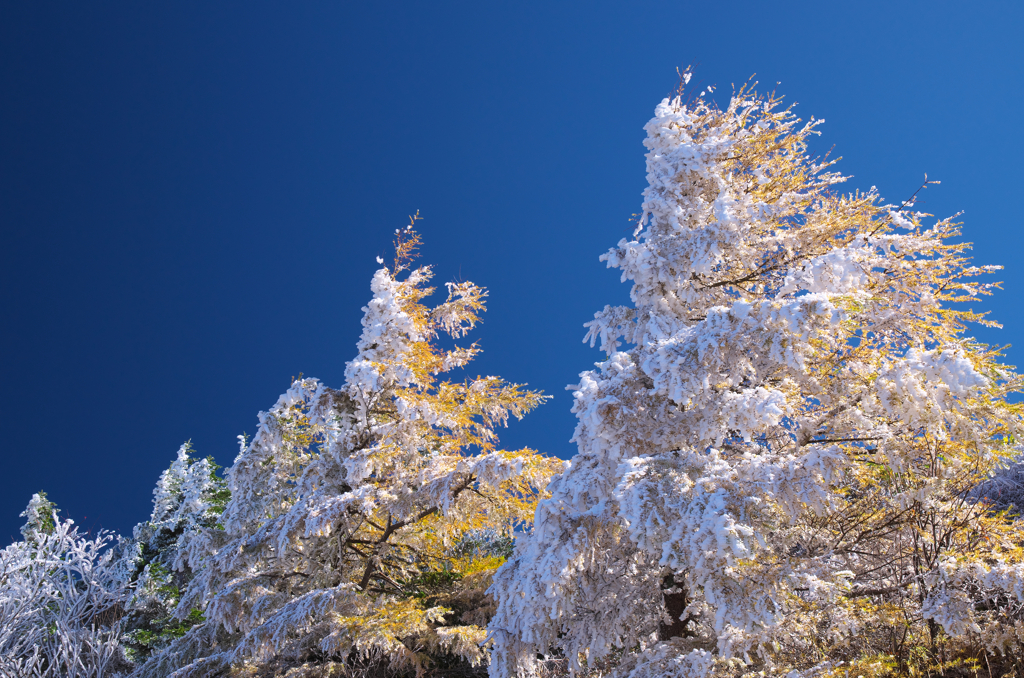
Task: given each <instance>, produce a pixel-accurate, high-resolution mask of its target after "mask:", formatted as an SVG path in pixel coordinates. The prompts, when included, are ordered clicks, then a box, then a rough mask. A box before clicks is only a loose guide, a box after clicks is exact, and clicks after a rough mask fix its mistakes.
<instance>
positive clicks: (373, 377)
mask: <svg viewBox="0 0 1024 678" xmlns="http://www.w3.org/2000/svg"><path fill="white" fill-rule="evenodd" d="M419 243H420V239H419V236H418V234H417V233H416V231H415V230H413V225H412V224H410V226H409V227H408V228H405V229H401V230H399V231H398V232H397V234H396V242H395V245H396V259H395V263H394V265H393V266H392V267H390V268H388V267H384V268H381V269H380V270H378V271H377V273H376V274H375V275H374V277H373V281H372V284H371V290H372V292H373V298H372V300H371V301H370V303H369V304H368V305H367V307H366V308H365V309H364V313H365V316H364V318H363V332H362V336H361V338H360V340H359V343H358V346H357V349H358V353H357V355H356V357H355V359H353V360H351V361H350V362H349V363H348V364H347V368H346V371H345V377H346V382H345V384H344V386H342V387H341V388H340V389H333V388H329V387H327V386H325V385H323V384H321V383H320V382H318V381H317V380H315V379H309V378H299V379H297V380H295V381H294V382H293V383H292V385H291V388H289V389H288V391H287V392H286V393H285V394H284V395H282V396H281V397H280V398H279V399H278V401H277V403H276V404H275V405H274V406H273V407H272V408H271V409H270V410H269V411H268V412H264V413H261V414H260V423H259V429H258V431H257V433H256V435H255V436H254V437H253V439H252V441H251V442H246V441H245V440H244V439H243V441H242V448H241V452H240V454H239V456H238V458H237V459H236V460H235V463H234V464H233V465H232V466H231V467H230V468H229V469H227V471H226V472H225V476H226V479H227V482H228V487H229V490H230V499H229V500H228V502H227V504H226V507H225V510H224V512H223V514H222V515H221V516H220V517H219V519H218V525H217V526H216V527H215V528H210V527H206V528H203V527H200V528H198V529H196V530H192V531H189V532H188V533H187V534H186V536H185V543H184V544H183V545H182V547H183V548H182V550H180V551H179V553H183V554H184V558H183V561H182V564H183V565H187V566H188V567H190V568H191V569H192V571H193V572H194V578H193V579H192V580H191V582H190V583H189V585H188V587H187V589H186V590H185V591H184V592H183V595H182V598H181V601H180V602H179V604H178V608H177V614H178V615H179V617H181V616H184V615H186V614H188V613H189V612H190V611H191V610H193V609H199V610H201V611H202V614H203V616H204V620H203V621H202V622H201V623H198V624H196V625H195V626H193V627H192V628H191V629H190V630H189V631H188V632H187V633H186V634H185V635H184V636H182V637H181V638H179V639H177V640H176V641H174V642H173V643H172V644H171V645H170V646H169V647H168V648H167V649H165V650H163V651H161V652H159V653H157V654H155V655H154V656H153V658H152V659H150V661H148V662H147V663H146V664H145V665H144V666H143V667H141V669H140V670H139V671H138V675H140V676H158V675H160V676H162V675H167V674H169V673H171V672H172V671H176V672H175V673H174V676H176V677H179V678H184V677H185V676H207V675H217V674H218V673H219V672H223V671H228V670H230V671H232V672H234V673H235V674H238V675H279V674H284V673H285V672H286V671H290V672H289V673H288V675H289V676H302V675H328V674H330V675H334V673H332V672H336V671H342V670H352V669H357V668H358V667H359V666H377V665H383V666H384V667H391V668H392V669H394V670H415V671H416V672H417V673H419V672H421V671H423V670H426V669H427V668H428V666H429V664H430V663H431V660H432V659H433V660H437V659H438V658H439V657H445V656H448V657H451V658H452V659H453V660H462V661H466V662H469V663H470V664H479V663H480V662H482V661H483V660H484V659H485V649H484V648H483V647H481V643H482V641H483V640H484V637H485V631H484V629H483V628H482V626H481V624H483V623H486V617H487V616H489V613H484V614H483V616H481V615H480V614H474V613H475V612H479V611H480V610H479V609H478V608H479V607H480V605H482V604H484V603H482V602H481V601H480V600H477V599H478V598H482V597H483V590H484V589H485V588H486V583H487V582H486V573H485V572H482V570H486V569H487V568H493V567H495V566H496V565H497V564H498V563H499V562H500V560H501V559H500V557H497V556H495V555H493V551H494V549H493V548H491V547H490V546H488V544H490V543H491V542H493V541H494V540H493V539H490V540H488V539H487V538H486V535H487V534H488V531H489V530H490V531H493V532H496V533H498V534H499V535H510V534H512V532H513V531H514V530H515V529H516V528H517V526H520V525H521V524H523V523H524V522H527V521H529V520H530V519H532V517H533V513H534V508H535V504H536V500H537V498H538V496H539V493H540V492H541V490H542V488H543V487H544V486H545V485H546V484H547V483H548V480H549V478H550V476H551V474H552V473H554V472H556V471H558V470H560V469H561V467H562V462H560V461H558V460H555V459H551V458H548V457H544V456H542V455H540V454H538V453H536V452H534V451H532V450H529V449H523V450H518V451H512V452H510V451H504V450H499V449H498V448H497V442H498V440H497V436H496V428H497V427H499V426H502V425H504V424H505V423H506V421H507V419H508V417H509V416H510V415H511V416H515V417H521V416H522V415H523V414H524V413H525V412H527V411H528V410H530V409H532V408H533V407H535V406H536V405H538V404H539V403H540V402H541V400H542V398H543V396H542V395H541V394H539V393H537V392H533V391H528V390H526V389H524V388H523V387H522V386H519V385H516V384H509V383H507V382H505V381H503V380H501V379H499V378H497V377H490V376H488V377H477V378H475V379H468V380H466V381H462V382H456V381H448V380H442V378H441V375H443V374H444V373H447V372H450V371H452V370H455V369H456V368H461V367H463V366H465V365H466V364H467V363H468V362H469V361H470V360H471V359H472V358H473V357H474V356H475V355H476V354H477V353H478V352H479V348H478V347H477V345H476V344H473V345H470V346H468V347H459V346H449V347H447V348H446V347H443V346H442V345H441V344H440V343H439V335H441V334H447V335H449V336H450V337H453V338H455V339H458V338H461V337H464V336H465V335H466V333H467V332H468V331H469V330H471V329H472V328H473V327H474V326H475V324H476V323H477V322H478V321H479V317H478V314H479V313H480V312H481V311H482V310H483V308H484V297H485V296H486V291H485V290H484V289H483V288H480V287H478V286H476V285H474V284H472V283H469V282H462V283H457V284H449V285H448V298H447V300H446V301H445V302H443V303H441V304H439V305H437V306H435V307H433V308H431V307H429V306H427V305H426V304H425V303H424V300H425V298H426V297H428V296H429V295H430V294H431V293H432V292H433V289H432V288H430V287H428V286H427V284H428V281H429V280H430V278H431V275H432V274H431V270H430V268H429V267H426V266H424V267H419V268H415V269H413V268H411V263H410V262H411V261H412V258H413V257H414V255H415V252H416V249H417V247H418V245H419ZM379 261H380V260H379ZM381 263H383V262H382V261H381ZM456 579H458V580H460V581H461V582H462V583H461V584H460V585H458V586H454V585H451V586H450V585H449V584H453V583H454V582H455V580H456ZM474 592H475V593H474ZM474 596H475V597H476V598H474ZM474 600H475V602H474ZM474 606H475V607H474ZM470 608H473V609H470Z"/></svg>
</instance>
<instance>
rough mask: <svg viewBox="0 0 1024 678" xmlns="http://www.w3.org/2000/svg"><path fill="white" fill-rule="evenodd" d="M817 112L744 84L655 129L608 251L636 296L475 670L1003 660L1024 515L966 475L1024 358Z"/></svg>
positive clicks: (615, 325)
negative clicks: (637, 213) (792, 107)
mask: <svg viewBox="0 0 1024 678" xmlns="http://www.w3.org/2000/svg"><path fill="white" fill-rule="evenodd" d="M686 77H687V79H688V75H687V76H686ZM820 122H821V121H814V120H813V119H812V121H811V122H809V123H803V124H801V123H800V121H799V120H797V119H796V118H795V117H794V116H793V115H792V113H791V112H790V111H789V110H788V109H783V108H781V107H780V104H779V101H778V100H776V99H775V98H773V97H762V96H758V95H756V94H754V93H752V92H751V91H750V90H748V89H741V90H740V91H739V92H738V93H736V94H735V95H734V96H733V97H732V99H731V101H730V103H729V105H728V107H727V108H726V109H724V110H722V109H719V108H718V107H716V106H715V105H714V104H712V103H710V102H709V97H708V96H707V95H706V94H705V93H704V92H702V93H701V94H699V95H697V96H690V97H689V98H686V97H685V96H682V95H681V96H676V97H672V98H667V99H665V100H664V101H663V102H662V103H661V104H660V105H659V106H658V107H657V109H656V112H655V117H654V118H653V119H652V120H651V121H650V122H649V123H648V124H647V126H646V128H645V129H646V131H647V139H646V141H645V142H644V144H645V146H646V147H647V149H648V153H647V178H648V181H649V186H648V188H647V189H646V190H645V191H644V202H643V214H642V217H641V219H640V221H639V223H638V226H637V230H636V232H635V233H634V238H633V239H631V240H623V241H621V242H620V243H619V244H618V246H616V247H614V248H612V249H611V250H610V251H609V252H608V253H607V254H605V255H603V257H602V259H603V260H604V261H606V262H607V264H608V266H609V267H613V268H618V269H620V270H621V272H622V280H623V281H624V282H625V281H629V282H631V283H632V287H631V299H632V302H633V303H632V305H630V306H625V307H606V308H605V309H604V310H603V311H601V312H600V313H597V314H596V316H595V319H594V320H593V321H592V322H591V323H589V334H588V339H589V340H590V341H591V342H592V345H593V342H595V341H597V342H599V343H600V346H601V348H602V350H603V351H605V353H606V358H605V359H604V360H603V361H602V362H600V363H598V364H597V369H595V370H592V371H588V372H584V373H583V374H582V375H581V377H580V383H579V384H578V385H577V386H575V387H573V388H574V390H575V394H574V396H575V404H574V409H573V411H574V412H575V413H576V415H577V417H578V425H577V428H576V433H575V441H576V443H577V445H578V449H579V451H578V454H577V455H576V456H575V457H574V458H573V459H572V461H571V467H570V468H569V469H568V470H566V471H565V472H564V473H562V474H561V475H559V476H557V477H556V478H555V479H554V480H553V482H552V484H551V485H550V486H549V488H548V489H549V491H550V492H551V496H550V498H547V499H544V500H542V501H541V502H540V503H539V505H538V508H537V513H536V518H535V523H534V530H533V532H532V534H531V535H529V537H528V538H526V539H523V540H520V543H519V544H518V545H517V547H516V551H515V554H514V555H513V557H512V558H510V559H509V561H508V562H507V563H506V564H505V565H504V566H503V567H502V569H500V570H499V571H498V573H497V574H496V576H495V584H494V586H493V588H492V591H493V592H494V593H495V595H496V597H497V598H498V600H499V607H498V610H497V613H496V615H495V616H494V618H493V620H492V623H491V625H490V631H491V634H492V636H493V638H494V640H495V643H496V645H495V650H494V654H493V662H492V665H491V675H492V676H493V677H494V678H510V677H511V676H526V675H535V674H536V672H537V671H538V670H539V669H540V668H541V666H542V663H541V661H540V660H539V659H538V657H539V656H541V655H546V656H548V657H562V658H563V659H562V661H567V662H568V664H569V665H570V667H571V668H572V669H573V670H583V669H586V668H593V667H595V666H598V665H607V664H608V663H609V662H610V663H611V665H612V666H613V667H615V669H614V670H615V675H619V676H630V677H631V678H640V677H641V676H643V677H646V676H652V677H653V676H680V677H683V676H686V677H687V678H691V677H692V678H697V677H699V676H709V675H725V674H729V675H744V674H746V675H751V676H753V675H766V674H773V675H779V674H789V675H790V676H793V677H794V678H795V677H798V676H814V675H827V674H833V675H844V676H845V675H850V676H870V675H880V674H886V673H900V674H911V675H923V674H924V673H925V672H926V671H928V670H930V671H932V672H940V673H941V672H942V671H943V670H944V668H949V667H952V666H956V665H958V663H959V665H967V664H970V665H972V666H974V665H976V662H977V661H979V660H980V659H981V658H984V657H986V656H987V659H988V661H989V662H990V665H994V664H1001V665H1003V666H1006V665H1007V662H1012V661H1015V660H1014V659H1013V657H1014V656H1020V644H1021V640H1020V639H1021V638H1024V634H1022V629H1024V616H1022V614H1021V613H1022V608H1024V550H1022V546H1024V529H1022V527H1021V521H1009V520H1006V519H1005V516H1003V515H1001V514H999V513H998V510H997V507H994V506H992V505H991V504H988V503H986V502H985V501H977V500H976V496H975V494H972V488H974V487H975V486H977V485H978V483H979V482H982V481H984V480H985V479H986V478H987V477H989V474H990V473H992V472H993V471H994V470H995V469H997V468H999V467H1000V465H1001V464H1002V463H1003V462H1004V461H1005V460H1006V459H1007V458H1010V457H1012V456H1013V455H1015V454H1016V453H1017V450H1016V445H1015V443H1014V436H1015V435H1018V434H1019V431H1020V428H1021V412H1022V410H1021V407H1020V406H1019V405H1016V404H1010V403H1008V402H1007V397H1008V395H1009V394H1011V393H1012V392H1016V391H1019V390H1020V388H1021V380H1020V378H1019V377H1018V376H1017V375H1015V374H1014V373H1013V372H1012V371H1011V370H1010V369H1009V368H1007V367H1006V366H1004V365H1002V364H1000V362H999V355H1000V354H999V351H998V350H996V349H993V348H990V347H988V346H985V345H982V344H981V343H979V342H977V341H975V340H973V339H971V338H970V337H968V336H967V335H966V334H965V331H966V328H967V325H968V323H981V324H988V325H992V324H993V323H992V322H990V321H989V320H987V319H986V318H984V317H983V315H981V314H978V313H975V312H973V311H971V310H969V304H970V303H972V302H976V301H977V297H978V296H979V295H983V294H988V293H989V292H990V290H991V289H992V287H993V285H992V284H981V283H978V282H975V281H974V280H973V278H974V277H975V276H978V275H979V274H982V273H986V272H989V271H990V270H992V269H993V268H995V267H980V268H979V267H973V266H971V265H970V264H969V261H968V260H967V259H966V257H965V252H966V250H967V248H968V246H967V245H965V244H963V243H960V242H958V236H959V234H960V231H959V230H958V226H957V224H956V223H954V221H953V220H951V219H942V220H938V221H929V223H930V225H927V224H926V220H928V218H929V215H926V214H922V213H920V212H918V211H915V208H914V201H913V199H911V200H909V201H907V202H906V203H904V204H902V205H888V204H884V203H883V201H881V200H880V198H879V197H878V195H877V194H876V193H875V191H874V189H872V191H870V192H868V193H853V194H846V195H844V194H840V193H837V192H835V191H834V190H833V187H834V186H835V185H836V184H837V183H839V182H841V181H843V178H842V177H841V176H839V175H837V174H835V173H832V172H830V171H829V164H830V163H825V162H818V161H816V160H814V159H812V158H811V157H809V155H808V152H807V148H806V142H807V139H808V137H809V135H811V134H816V131H815V128H816V127H817V126H818V124H819V123H820ZM986 652H987V653H988V654H987V655H986ZM1002 653H1006V655H1005V656H1004V655H1003V654H1002ZM997 660H998V661H997ZM964 662H967V664H964ZM971 662H974V664H972V663H971ZM790 672H795V673H790Z"/></svg>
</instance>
